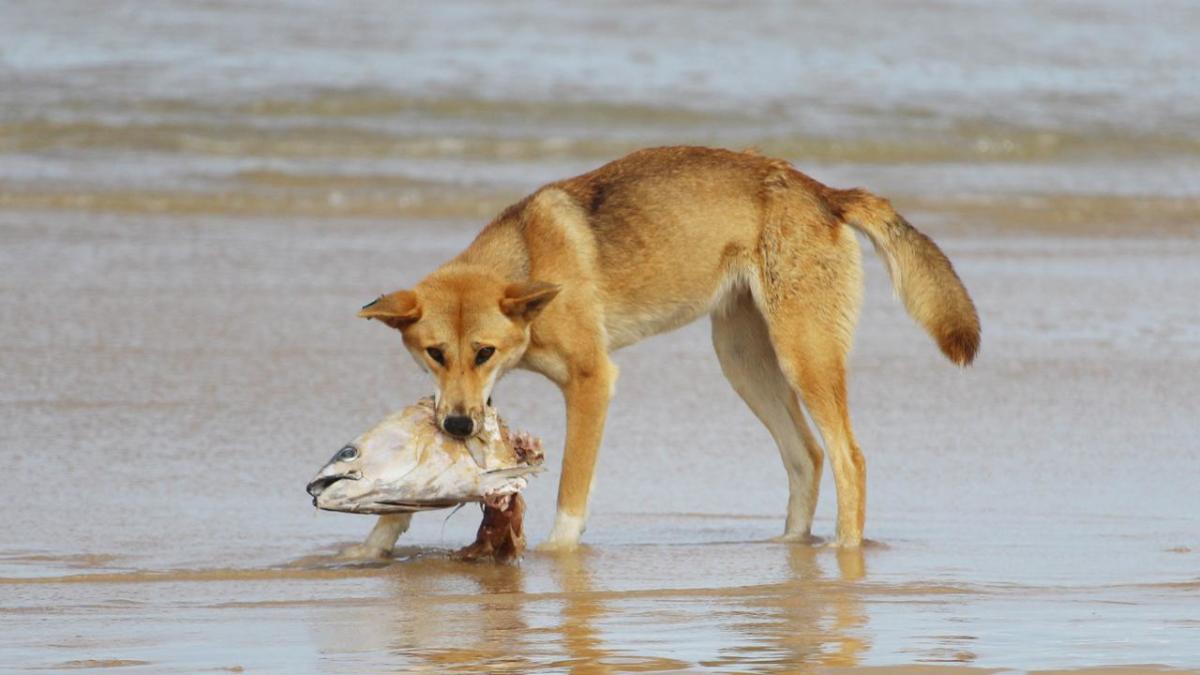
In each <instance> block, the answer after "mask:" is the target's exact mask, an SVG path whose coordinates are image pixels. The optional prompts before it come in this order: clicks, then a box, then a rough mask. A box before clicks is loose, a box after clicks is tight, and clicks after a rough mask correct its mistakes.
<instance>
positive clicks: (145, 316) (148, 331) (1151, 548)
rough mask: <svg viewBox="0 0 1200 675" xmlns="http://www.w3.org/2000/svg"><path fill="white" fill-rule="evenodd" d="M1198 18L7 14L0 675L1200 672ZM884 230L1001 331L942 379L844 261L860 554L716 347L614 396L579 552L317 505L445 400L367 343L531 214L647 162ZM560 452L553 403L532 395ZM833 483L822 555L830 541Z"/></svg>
mask: <svg viewBox="0 0 1200 675" xmlns="http://www.w3.org/2000/svg"><path fill="white" fill-rule="evenodd" d="M1197 33H1200V6H1198V5H1196V4H1195V3H1189V2H1154V3H1126V2H1078V3H1073V2H1054V3H1041V2H994V3H986V2H973V1H966V0H960V1H945V2H931V1H926V0H913V1H908V0H906V1H903V2H884V1H882V0H881V1H878V2H863V3H835V2H813V3H803V4H802V5H801V4H793V3H765V2H764V3H733V2H703V3H676V2H638V3H632V2H629V3H611V4H605V5H604V6H603V7H599V6H595V7H582V6H565V5H563V4H562V3H550V2H545V3H540V2H517V3H488V2H454V3H396V2H385V1H383V0H374V1H366V2H358V3H353V4H347V3H326V2H315V1H312V2H303V1H290V2H281V1H266V0H257V1H254V0H251V1H246V2H225V1H215V0H198V1H192V2H183V1H181V0H164V1H161V2H154V3H147V2H115V1H114V2H105V3H96V2H86V1H83V0H79V1H76V2H71V1H61V2H39V1H34V0H0V459H3V462H4V464H5V467H6V474H7V475H6V479H5V480H4V490H3V497H2V498H0V522H2V523H3V527H0V667H8V668H13V669H15V670H32V669H49V670H75V669H107V668H112V667H122V669H123V670H128V671H130V672H147V673H151V672H153V673H160V672H196V671H209V672H211V671H222V670H232V671H238V670H239V669H244V670H247V671H277V672H284V671H286V672H323V671H333V672H382V671H399V672H408V671H417V670H428V671H434V672H453V671H466V672H479V671H498V672H531V671H542V670H547V671H556V672H561V671H578V672H628V671H641V672H645V671H697V670H714V671H720V672H730V671H735V672H747V671H748V672H761V671H814V670H815V671H822V670H838V669H841V668H855V669H870V668H876V667H886V666H897V665H925V666H931V667H944V668H947V669H951V670H953V669H979V670H1008V669H1015V670H1035V669H1065V670H1079V669H1092V668H1101V667H1114V668H1121V669H1125V670H1128V671H1131V672H1144V671H1146V670H1149V669H1200V490H1197V489H1196V485H1197V484H1200V422H1198V421H1197V415H1196V401H1197V400H1200V377H1197V374H1198V373H1200V301H1198V299H1200V76H1198V75H1197V72H1198V71H1197V69H1196V66H1195V64H1196V63H1200V41H1198V40H1196V38H1195V36H1196V34H1197ZM681 143H696V144H708V145H720V146H726V147H734V148H743V147H756V148H758V149H760V150H761V151H763V152H765V153H768V154H772V155H776V156H780V157H784V158H786V159H788V160H790V161H792V162H794V163H795V164H796V166H797V167H799V168H800V169H802V170H804V171H806V172H807V173H809V174H810V175H812V176H813V177H815V178H817V179H818V180H821V181H823V182H825V183H828V184H830V185H835V186H838V187H851V186H864V187H867V188H869V189H871V190H872V191H874V192H877V193H879V194H882V195H885V196H888V197H889V198H891V199H892V200H893V202H894V203H895V204H896V205H897V207H898V208H900V209H901V210H902V211H904V213H905V214H906V216H907V217H908V218H909V220H911V221H912V222H913V223H914V224H915V225H916V226H917V227H919V228H920V229H922V230H923V231H924V232H926V233H927V234H929V235H930V236H932V237H933V238H935V239H936V240H937V241H938V242H939V244H941V245H942V247H943V248H944V249H945V250H946V252H947V254H948V255H949V256H950V257H951V259H952V260H953V261H954V262H955V264H956V267H957V269H958V271H959V274H960V276H961V277H962V278H963V280H964V282H965V283H966V285H967V287H968V288H969V289H970V291H971V292H972V294H973V295H974V297H975V300H976V303H977V305H978V306H979V309H980V314H981V317H982V322H983V327H984V338H983V348H982V351H981V353H980V357H979V360H978V361H977V362H976V364H975V365H974V366H973V367H971V368H969V369H964V370H960V369H957V368H955V367H953V366H951V365H949V364H948V363H947V362H946V361H945V360H944V359H942V357H941V356H940V355H939V353H938V352H937V350H936V348H935V347H934V346H933V345H932V344H931V343H930V342H929V340H928V339H927V338H926V337H925V336H924V334H923V333H922V332H921V331H920V330H919V329H918V328H917V327H916V326H915V324H913V322H912V321H911V320H910V319H908V318H907V316H906V315H905V314H904V311H903V308H902V307H901V306H900V304H899V303H898V302H896V301H895V299H894V298H893V297H892V291H891V289H890V287H889V284H888V282H887V279H886V275H885V274H884V272H883V269H882V267H881V265H880V264H879V262H878V260H877V259H876V258H875V257H874V255H873V254H872V253H871V252H870V247H869V246H864V261H865V264H866V267H867V288H866V302H865V304H864V309H863V316H862V319H861V321H860V324H859V332H858V337H857V339H856V348H855V353H854V356H853V359H852V364H851V366H852V372H851V378H850V387H851V398H852V403H851V406H852V413H853V416H854V425H855V430H856V433H857V436H858V439H859V441H860V443H861V445H862V447H863V451H864V453H865V455H866V459H867V465H868V486H869V500H868V518H867V536H868V537H869V539H870V540H871V541H870V542H869V543H868V545H867V546H865V547H864V548H863V549H862V550H861V551H839V550H837V549H834V548H830V547H826V546H807V545H794V544H782V543H775V542H771V541H770V539H771V537H773V536H775V535H777V534H780V533H781V532H782V530H783V511H784V506H785V504H786V498H787V485H786V478H785V474H784V472H783V469H782V466H781V464H780V460H779V458H778V454H777V452H776V450H775V449H774V446H773V444H772V442H771V440H770V437H769V435H768V434H767V432H766V431H765V430H764V429H763V428H762V427H761V425H759V424H758V422H757V421H756V419H755V418H754V417H753V415H752V414H751V413H750V412H749V411H748V409H746V408H745V407H744V405H743V404H742V403H741V401H740V399H739V398H738V397H737V396H736V394H734V393H733V391H732V390H731V389H730V387H729V386H728V384H727V383H726V382H725V381H724V379H723V378H722V376H721V374H720V369H719V367H718V365H717V362H716V359H715V357H714V356H713V354H712V348H711V346H710V341H709V335H708V332H709V330H708V326H707V325H706V322H704V321H702V322H699V323H697V324H695V325H692V326H688V327H686V328H684V329H682V330H680V331H677V332H675V333H671V334H667V335H663V336H659V337H656V338H653V339H651V340H649V341H647V342H644V343H642V344H639V345H635V346H633V347H630V348H627V349H625V350H623V351H621V352H618V353H617V355H616V357H615V358H616V361H617V364H618V366H619V367H620V368H621V380H620V382H619V384H618V386H617V397H616V399H615V400H614V403H613V407H612V410H611V412H610V416H609V424H608V429H607V432H606V437H605V443H604V447H603V449H602V451H601V457H600V465H599V473H598V482H597V487H596V490H595V493H594V498H593V503H592V514H593V515H592V518H591V520H590V524H589V528H588V531H587V533H586V535H585V537H584V540H585V543H586V546H585V547H584V548H583V549H582V550H581V551H580V552H579V553H578V554H575V555H567V556H549V555H544V554H540V553H537V552H536V551H531V552H530V553H528V554H527V555H526V557H525V559H524V560H523V561H522V562H521V563H520V564H519V565H516V566H494V565H487V564H475V565H471V564H462V563H456V562H451V561H449V560H447V559H446V553H447V552H448V551H451V550H453V549H455V548H457V547H459V546H462V545H464V544H466V543H468V542H469V541H470V540H471V539H472V538H473V534H474V530H475V527H476V526H477V525H478V513H477V511H476V510H475V509H473V508H464V509H462V510H460V511H458V512H456V513H454V514H452V515H451V514H448V513H447V512H435V513H430V514H422V515H418V516H417V517H416V518H415V520H414V527H413V529H412V530H411V531H410V532H409V533H408V534H406V535H404V537H403V538H402V539H401V540H400V545H399V548H398V549H397V552H396V557H395V559H394V560H392V561H390V562H387V563H375V564H368V563H347V562H345V561H339V560H338V559H337V558H336V556H335V553H336V552H337V551H338V550H339V549H340V548H341V547H344V546H346V545H348V544H352V543H354V542H355V541H358V540H361V538H362V537H363V536H365V534H366V532H367V531H369V530H370V528H371V526H372V524H373V518H370V517H363V516H353V515H342V514H329V513H319V512H316V511H314V510H313V508H312V507H311V505H310V504H309V499H308V496H307V495H306V494H305V493H304V485H305V483H306V482H307V480H308V479H309V478H310V477H311V476H312V475H313V474H314V473H315V472H316V471H317V469H318V468H320V466H321V465H322V464H323V463H324V462H325V461H326V460H327V459H328V457H329V456H330V455H331V454H332V453H333V452H334V451H335V450H337V449H338V448H340V447H341V445H342V444H344V443H345V441H346V440H348V439H350V438H353V437H354V436H355V435H357V434H358V433H360V432H361V431H363V430H364V429H366V428H368V427H369V426H371V425H373V424H374V423H375V422H377V421H378V420H379V419H381V418H382V417H384V416H385V415H386V414H387V413H388V412H390V411H392V410H394V409H397V408H399V407H401V406H404V405H408V404H409V403H411V402H412V401H414V400H415V399H416V398H418V397H419V396H423V395H426V394H428V393H430V391H431V387H432V385H431V383H430V381H428V380H427V379H425V378H426V376H425V375H423V374H421V373H419V372H418V371H417V369H416V368H415V367H414V366H413V364H412V363H411V359H409V357H408V355H407V354H406V353H405V352H404V350H403V348H402V345H401V344H400V341H399V337H398V335H397V334H395V333H394V332H392V331H389V330H386V329H385V328H382V327H380V326H379V325H377V324H375V323H369V322H364V321H361V320H357V319H355V318H354V313H355V311H356V310H357V309H358V307H359V306H360V305H362V304H363V303H364V302H366V301H368V300H370V299H372V298H374V297H376V296H377V295H378V294H379V293H381V292H387V291H391V290H395V289H397V288H401V287H405V286H409V285H411V284H413V283H414V282H416V281H417V280H418V279H420V278H421V277H422V275H424V274H426V273H428V272H429V271H431V270H432V269H434V268H435V267H436V266H437V265H438V264H439V263H440V262H442V261H443V260H445V259H447V258H449V257H451V256H453V255H454V254H455V253H457V252H458V251H459V250H461V249H462V248H463V247H464V246H465V245H466V244H467V243H468V242H469V241H470V240H471V238H472V237H473V236H474V233H475V232H476V231H478V229H479V228H480V227H482V225H484V224H485V223H486V222H487V220H488V219H489V218H490V217H491V216H492V215H494V214H495V213H496V212H498V211H499V210H500V209H502V208H503V207H504V206H505V205H507V204H509V203H511V202H512V201H514V200H516V199H519V198H520V197H521V196H523V195H524V194H527V193H528V192H530V191H532V190H534V189H536V188H537V187H538V186H539V185H541V184H543V183H545V182H547V181H550V180H554V179H557V178H561V177H565V176H568V175H571V174H573V173H577V172H581V171H584V170H587V169H590V168H593V167H595V166H598V165H599V164H602V163H604V162H606V161H609V160H611V159H614V158H616V157H619V156H621V155H622V154H624V153H626V152H628V151H630V150H633V149H636V148H640V147H645V146H652V145H663V144H681ZM496 404H497V406H498V407H499V409H500V411H501V412H502V414H503V415H504V416H505V417H506V418H507V419H508V420H509V421H510V422H511V423H512V424H513V425H514V426H517V427H519V428H523V429H528V430H530V431H533V432H535V433H537V434H539V435H541V436H542V437H543V439H544V440H545V441H546V447H547V459H548V461H547V464H548V466H549V467H550V470H549V471H547V472H546V473H545V474H543V475H542V476H540V477H538V478H537V479H535V480H534V481H533V484H532V485H531V487H530V489H529V490H528V492H527V498H528V501H529V520H528V526H527V531H528V533H529V537H530V540H531V543H532V544H534V545H536V544H537V543H538V542H539V541H540V540H541V539H542V538H544V537H545V536H546V535H547V534H548V532H549V529H550V524H551V522H552V519H553V513H554V493H555V489H556V485H557V470H558V458H559V456H560V455H561V450H560V448H561V446H562V441H563V432H564V429H563V424H564V420H563V411H562V402H561V399H560V397H559V394H558V392H557V391H556V389H555V388H554V387H553V386H552V385H551V384H550V383H549V382H547V381H545V380H543V379H540V378H538V377H537V376H534V375H531V374H527V373H515V374H513V375H510V376H509V377H508V378H507V379H506V380H505V381H504V382H503V383H501V385H500V386H499V387H498V389H497V392H496ZM834 506H835V504H834V499H833V486H832V481H831V480H830V477H829V476H826V481H825V485H824V488H823V493H822V499H821V503H820V506H819V508H818V512H817V522H816V525H815V531H816V534H818V535H821V536H826V537H828V536H830V535H832V533H833V516H834Z"/></svg>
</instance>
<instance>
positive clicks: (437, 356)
mask: <svg viewBox="0 0 1200 675" xmlns="http://www.w3.org/2000/svg"><path fill="white" fill-rule="evenodd" d="M425 353H426V354H428V355H429V358H431V359H433V360H434V361H437V362H438V365H440V366H444V365H446V355H445V354H443V353H442V350H440V349H438V348H437V347H430V348H429V349H426V350H425Z"/></svg>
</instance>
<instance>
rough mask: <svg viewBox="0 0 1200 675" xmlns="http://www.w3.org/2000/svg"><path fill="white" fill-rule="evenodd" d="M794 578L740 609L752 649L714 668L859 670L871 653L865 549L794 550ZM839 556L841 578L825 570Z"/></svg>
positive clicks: (727, 656) (790, 556)
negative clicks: (863, 582)
mask: <svg viewBox="0 0 1200 675" xmlns="http://www.w3.org/2000/svg"><path fill="white" fill-rule="evenodd" d="M786 550H787V565H788V568H789V570H790V572H791V578H790V579H788V580H787V581H784V582H782V583H779V584H770V585H767V586H762V587H756V588H755V589H753V590H754V592H753V593H750V594H748V595H747V596H746V597H744V598H739V597H736V596H735V597H733V598H731V600H732V601H734V602H737V601H739V600H740V601H742V602H741V603H739V605H740V606H735V607H734V609H733V612H732V613H733V615H734V616H736V617H738V618H739V619H740V620H739V622H738V623H737V624H736V626H735V627H736V628H737V629H738V631H739V632H741V633H743V635H744V637H745V638H746V642H747V643H749V645H750V646H742V647H734V648H730V649H726V650H723V656H722V657H721V658H720V659H717V660H715V661H712V662H709V663H706V664H705V665H707V666H712V667H733V666H739V667H744V666H746V665H748V664H753V665H757V666H766V667H768V668H772V669H775V668H779V669H784V670H788V669H791V668H795V667H797V666H800V665H825V666H836V667H851V666H857V665H859V663H860V660H861V656H862V654H863V653H864V652H866V650H867V649H869V647H870V642H869V641H868V640H867V639H866V638H865V631H864V630H863V628H864V627H865V626H866V623H867V615H866V609H865V607H864V605H863V600H862V596H861V593H860V590H859V588H858V584H857V582H858V581H860V580H862V579H863V578H864V577H865V576H866V564H865V561H864V558H863V552H862V550H861V549H856V550H841V549H836V550H831V549H829V548H820V547H813V546H807V545H788V546H787V547H786ZM830 555H834V556H836V560H837V576H836V578H830V577H829V573H828V572H827V571H826V569H824V568H823V567H822V563H823V562H825V563H827V562H828V559H829V557H830Z"/></svg>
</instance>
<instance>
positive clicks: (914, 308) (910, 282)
mask: <svg viewBox="0 0 1200 675" xmlns="http://www.w3.org/2000/svg"><path fill="white" fill-rule="evenodd" d="M829 200H830V203H831V205H832V206H833V208H834V211H835V212H836V213H837V214H838V216H839V217H840V218H841V220H842V222H844V223H846V224H847V225H849V226H850V227H853V228H854V229H856V230H858V231H859V232H862V233H863V234H865V235H867V237H869V238H870V239H871V243H872V244H874V245H875V250H876V251H877V252H878V253H879V255H880V257H882V258H883V261H884V264H885V265H886V266H887V269H888V273H889V274H890V275H891V277H892V285H893V286H895V288H896V293H897V294H898V295H899V296H900V298H901V299H902V300H903V301H904V306H905V308H906V309H908V313H909V315H910V316H912V317H913V318H914V319H916V321H917V323H919V324H921V325H922V326H923V327H924V328H925V330H926V331H927V332H928V333H929V335H930V336H932V337H933V339H934V340H936V341H937V343H938V347H940V348H941V350H942V353H943V354H945V355H946V357H947V358H949V359H950V360H951V361H953V362H955V363H957V364H958V365H960V366H965V365H967V364H969V363H971V361H972V360H973V359H974V358H975V353H976V352H977V351H978V350H979V315H978V314H976V312H975V304H974V303H973V302H971V296H970V295H967V289H966V288H965V287H964V286H963V284H962V281H961V280H959V278H958V275H957V274H956V273H955V272H954V266H953V265H951V264H950V260H949V259H948V258H947V257H946V254H944V253H942V250H941V249H940V248H938V247H937V244H935V243H933V240H932V239H930V238H929V237H927V236H925V235H924V234H922V233H921V232H919V231H917V229H916V228H915V227H913V226H912V225H909V224H908V221H906V220H905V219H904V217H903V216H901V215H900V214H899V213H896V211H895V210H894V209H893V208H892V205H891V204H890V203H889V202H888V201H887V200H886V199H882V198H880V197H876V196H875V195H873V194H871V193H869V192H867V191H866V190H834V191H832V193H831V194H830V195H829Z"/></svg>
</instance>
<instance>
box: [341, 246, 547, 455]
mask: <svg viewBox="0 0 1200 675" xmlns="http://www.w3.org/2000/svg"><path fill="white" fill-rule="evenodd" d="M558 290H559V289H558V286H555V285H553V284H547V283H543V282H540V281H527V282H518V283H507V282H505V281H504V280H503V279H501V278H499V277H498V276H495V275H492V274H489V273H487V272H486V271H480V270H470V269H467V270H464V269H462V268H459V269H457V270H455V269H450V270H439V271H438V272H434V273H433V274H432V275H430V276H429V277H427V278H426V279H425V280H423V281H422V282H421V283H419V284H417V286H416V287H415V288H414V289H413V290H411V291H396V292H395V293H389V294H388V295H384V296H381V297H380V298H379V299H378V300H376V301H375V302H372V303H371V304H369V305H367V306H366V307H363V308H362V311H361V312H359V313H358V315H359V316H360V317H363V318H365V319H378V320H379V321H382V322H384V323H386V324H387V325H389V326H391V327H392V328H395V329H397V330H399V331H400V332H401V333H402V334H403V335H404V344H405V346H407V347H408V351H409V352H411V353H412V356H413V358H414V359H416V361H417V364H418V365H420V366H421V368H422V369H423V370H425V371H427V372H430V373H432V374H433V376H434V377H435V378H437V383H438V392H437V399H436V401H437V403H436V408H437V410H436V420H437V424H438V426H439V427H441V428H442V429H443V430H444V431H445V432H446V433H448V434H451V435H453V436H457V437H459V438H469V437H471V436H474V435H475V434H477V433H479V431H480V430H481V429H482V428H483V417H484V410H485V407H486V406H488V404H489V399H490V398H491V395H492V387H494V386H495V384H496V380H497V379H499V377H500V376H501V375H503V374H504V373H506V372H507V371H509V370H510V369H512V368H513V367H514V366H516V365H517V363H519V362H520V360H521V357H522V356H524V354H525V350H526V348H528V347H529V324H530V322H532V321H533V319H534V317H536V316H537V314H538V312H540V311H541V310H542V308H543V307H545V306H546V303H548V302H550V301H551V300H552V299H554V296H555V295H557V294H558Z"/></svg>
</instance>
